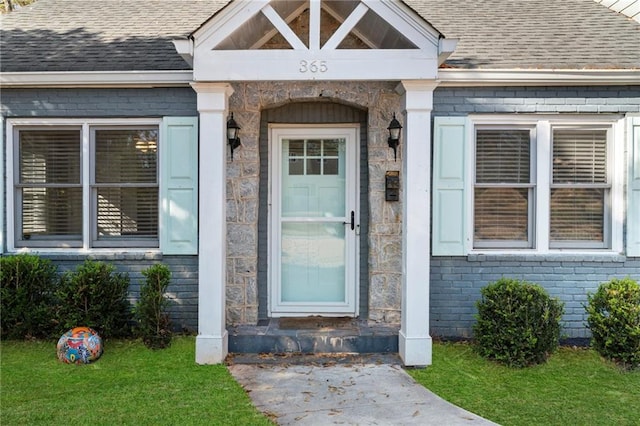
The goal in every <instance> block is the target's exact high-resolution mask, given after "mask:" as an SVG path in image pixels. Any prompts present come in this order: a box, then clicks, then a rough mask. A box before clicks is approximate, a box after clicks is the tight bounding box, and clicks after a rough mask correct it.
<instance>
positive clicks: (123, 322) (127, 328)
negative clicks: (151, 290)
mask: <svg viewBox="0 0 640 426" xmlns="http://www.w3.org/2000/svg"><path fill="white" fill-rule="evenodd" d="M128 290H129V276H128V275H127V274H121V273H117V272H116V271H115V267H114V266H113V265H109V264H106V263H104V262H99V261H94V260H86V261H85V262H84V263H83V264H81V265H79V266H78V267H77V268H76V270H75V271H73V272H71V271H69V272H66V273H65V274H64V275H63V276H62V279H61V282H60V287H59V289H58V291H57V292H56V295H57V296H58V299H59V301H60V305H59V306H58V318H59V321H60V328H59V330H58V331H59V332H60V333H62V332H65V331H67V330H68V329H70V328H72V327H79V326H86V327H91V328H93V329H94V330H96V331H97V332H98V333H99V334H100V336H101V337H103V338H108V337H127V336H130V335H131V325H130V322H131V320H132V314H131V304H130V303H129V301H128V299H127V292H128Z"/></svg>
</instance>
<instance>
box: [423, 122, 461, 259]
mask: <svg viewBox="0 0 640 426" xmlns="http://www.w3.org/2000/svg"><path fill="white" fill-rule="evenodd" d="M467 123H468V121H467V118H466V117H435V118H434V136H433V139H434V141H433V237H432V238H433V249H432V252H433V255H434V256H462V255H466V254H467V239H468V235H467V232H468V231H467V214H468V212H469V211H470V209H469V208H468V206H467V188H466V185H467V182H466V171H467V167H469V165H468V164H467V162H468V160H467V157H468V154H469V153H468V150H469V147H468V146H467V141H466V139H467V126H468V124H467Z"/></svg>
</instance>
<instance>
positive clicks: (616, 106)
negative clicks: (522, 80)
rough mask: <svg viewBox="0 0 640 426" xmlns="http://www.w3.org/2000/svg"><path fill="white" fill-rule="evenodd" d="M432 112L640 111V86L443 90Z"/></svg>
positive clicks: (435, 101) (452, 88)
mask: <svg viewBox="0 0 640 426" xmlns="http://www.w3.org/2000/svg"><path fill="white" fill-rule="evenodd" d="M433 111H434V115H438V116H448V115H450V116H455V115H458V116H460V115H467V114H470V113H590V114H591V113H627V112H640V86H593V87H552V86H547V87H477V88H466V87H465V88H462V87H441V88H437V89H436V90H435V92H434V95H433Z"/></svg>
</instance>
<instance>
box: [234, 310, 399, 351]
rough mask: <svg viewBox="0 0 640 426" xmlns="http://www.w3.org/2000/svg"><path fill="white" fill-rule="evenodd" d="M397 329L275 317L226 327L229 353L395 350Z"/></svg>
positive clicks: (356, 322) (351, 321)
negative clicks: (250, 324)
mask: <svg viewBox="0 0 640 426" xmlns="http://www.w3.org/2000/svg"><path fill="white" fill-rule="evenodd" d="M398 329H399V327H397V326H393V325H388V324H385V325H380V324H369V323H367V321H363V320H358V319H352V318H349V319H348V320H344V319H330V318H318V320H317V321H314V320H309V318H304V319H300V321H295V320H292V319H289V318H287V319H286V320H285V319H283V321H282V326H281V323H280V320H279V319H278V318H273V319H270V320H265V321H261V322H260V323H258V325H255V326H247V325H240V326H232V327H230V328H229V330H228V331H229V352H230V353H303V354H313V353H316V354H317V353H357V354H364V353H396V352H398Z"/></svg>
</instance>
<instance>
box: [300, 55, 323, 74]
mask: <svg viewBox="0 0 640 426" xmlns="http://www.w3.org/2000/svg"><path fill="white" fill-rule="evenodd" d="M328 69H329V68H328V67H327V61H318V60H315V59H314V60H313V61H307V60H304V59H303V60H301V61H300V68H299V69H298V71H300V72H301V73H308V72H310V73H314V74H315V73H318V72H327V70H328Z"/></svg>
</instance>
